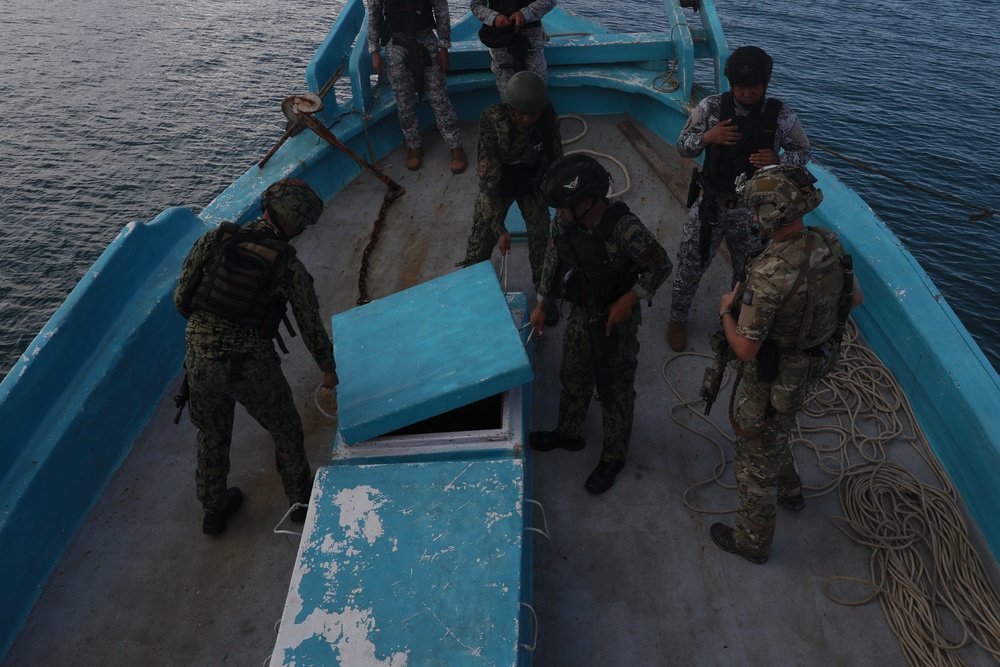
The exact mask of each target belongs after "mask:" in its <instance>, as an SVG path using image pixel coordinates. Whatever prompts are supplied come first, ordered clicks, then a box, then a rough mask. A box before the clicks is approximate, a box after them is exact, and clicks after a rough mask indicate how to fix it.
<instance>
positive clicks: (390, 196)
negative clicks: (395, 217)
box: [357, 186, 403, 306]
mask: <svg viewBox="0 0 1000 667" xmlns="http://www.w3.org/2000/svg"><path fill="white" fill-rule="evenodd" d="M402 194H403V189H402V188H400V187H399V186H396V189H394V188H393V187H392V186H389V189H388V190H386V193H385V197H384V198H383V199H382V207H381V208H379V210H378V217H377V218H375V224H374V225H373V226H372V233H371V235H370V236H369V237H368V245H367V246H365V251H364V253H363V254H362V255H361V269H360V270H359V271H358V301H357V304H358V305H359V306H363V305H365V304H366V303H370V302H371V299H370V298H368V266H369V259H370V258H371V254H372V250H374V248H375V244H376V243H378V235H379V233H380V232H381V231H382V227H383V226H384V225H385V214H386V211H388V210H389V205H390V204H392V202H393V201H395V200H396V199H399V197H400V196H401V195H402Z"/></svg>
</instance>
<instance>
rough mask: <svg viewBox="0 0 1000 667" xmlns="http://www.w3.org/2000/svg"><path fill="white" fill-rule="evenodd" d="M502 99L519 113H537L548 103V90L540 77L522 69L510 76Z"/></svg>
mask: <svg viewBox="0 0 1000 667" xmlns="http://www.w3.org/2000/svg"><path fill="white" fill-rule="evenodd" d="M503 101H504V102H506V103H507V104H509V105H510V106H512V107H514V108H515V109H517V110H518V111H520V112H521V113H539V112H540V111H542V110H543V109H545V107H547V106H548V105H549V92H548V90H546V88H545V81H543V80H542V77H540V76H539V75H538V74H536V73H535V72H532V71H531V70H522V71H520V72H517V73H516V74H514V76H512V77H510V81H508V82H507V88H506V90H505V91H504V96H503Z"/></svg>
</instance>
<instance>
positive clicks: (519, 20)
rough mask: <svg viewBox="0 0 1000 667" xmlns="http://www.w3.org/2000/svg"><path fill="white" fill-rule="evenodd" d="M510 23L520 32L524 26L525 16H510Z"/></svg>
mask: <svg viewBox="0 0 1000 667" xmlns="http://www.w3.org/2000/svg"><path fill="white" fill-rule="evenodd" d="M510 22H511V23H513V24H514V25H515V26H516V27H515V28H514V30H515V31H517V30H520V29H521V28H522V27H523V26H524V14H522V13H521V12H514V13H513V14H511V15H510Z"/></svg>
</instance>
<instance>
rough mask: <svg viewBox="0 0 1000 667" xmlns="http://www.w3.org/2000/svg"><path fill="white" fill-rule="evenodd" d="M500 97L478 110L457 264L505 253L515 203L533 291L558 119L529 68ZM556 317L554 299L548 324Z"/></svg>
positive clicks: (557, 148) (556, 153) (544, 237)
mask: <svg viewBox="0 0 1000 667" xmlns="http://www.w3.org/2000/svg"><path fill="white" fill-rule="evenodd" d="M504 100H505V103H504V104H496V105H494V106H491V107H488V108H486V109H485V110H483V113H482V115H481V116H480V118H479V195H478V196H477V197H476V203H475V208H474V209H473V212H472V231H471V232H470V234H469V239H468V244H467V248H466V253H465V260H464V261H463V262H462V265H463V266H471V265H473V264H476V263H478V262H483V261H486V260H488V259H489V258H490V255H492V254H493V248H494V247H497V246H499V248H500V253H501V254H503V255H506V254H507V253H509V252H510V243H511V238H510V232H508V231H507V228H506V226H505V225H504V221H505V219H506V217H507V211H508V209H510V205H511V204H512V203H514V202H515V201H516V202H517V206H518V208H519V209H520V210H521V215H522V216H523V217H524V222H525V227H526V230H527V233H528V261H529V263H530V264H531V280H532V283H534V285H535V288H536V289H537V288H538V283H539V280H540V279H541V276H542V262H543V260H544V258H545V246H546V244H547V242H548V230H549V222H550V221H549V209H548V206H546V205H545V202H544V201H543V199H542V193H541V190H540V189H539V182H540V181H541V178H542V175H543V174H544V173H545V169H546V168H547V167H548V166H549V165H550V164H552V163H553V162H554V161H555V160H556V159H558V158H559V157H561V156H562V136H561V134H560V132H559V118H558V116H557V115H556V112H555V109H553V108H552V104H550V103H549V96H548V92H547V91H546V90H545V83H544V82H543V81H542V80H541V78H539V76H538V75H537V74H535V73H534V72H519V73H518V74H516V75H514V76H513V77H511V80H510V83H509V84H508V86H507V90H506V94H505V95H504ZM558 319H559V311H558V309H557V308H556V306H555V304H554V303H553V304H552V305H551V308H550V312H549V326H553V325H554V324H555V323H556V322H557V321H558Z"/></svg>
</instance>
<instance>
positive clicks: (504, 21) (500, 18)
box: [493, 14, 510, 30]
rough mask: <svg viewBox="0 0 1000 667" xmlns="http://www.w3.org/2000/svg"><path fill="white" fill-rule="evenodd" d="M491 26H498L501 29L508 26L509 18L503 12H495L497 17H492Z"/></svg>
mask: <svg viewBox="0 0 1000 667" xmlns="http://www.w3.org/2000/svg"><path fill="white" fill-rule="evenodd" d="M493 27H494V28H500V29H501V30H503V29H504V28H508V27H510V19H509V18H507V17H506V16H504V15H503V14H497V17H496V18H495V19H493Z"/></svg>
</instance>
